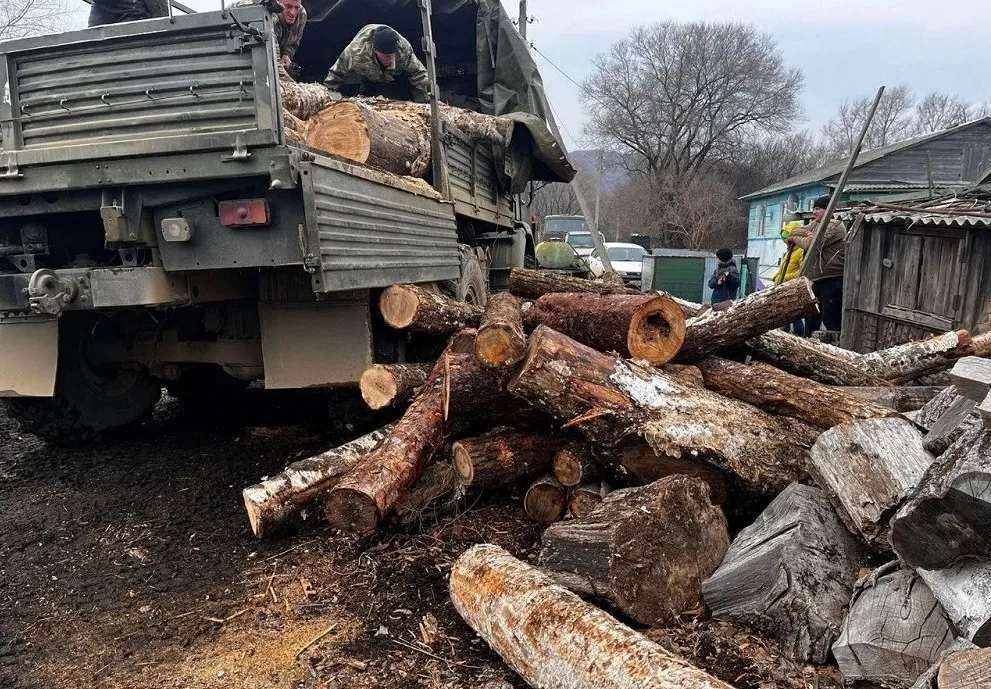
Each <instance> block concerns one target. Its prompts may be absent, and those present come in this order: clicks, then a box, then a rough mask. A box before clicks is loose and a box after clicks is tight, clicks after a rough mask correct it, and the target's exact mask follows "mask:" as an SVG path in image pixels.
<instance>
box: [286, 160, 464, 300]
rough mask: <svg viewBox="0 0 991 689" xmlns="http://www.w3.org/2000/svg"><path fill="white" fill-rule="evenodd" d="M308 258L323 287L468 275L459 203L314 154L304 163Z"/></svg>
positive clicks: (318, 288)
mask: <svg viewBox="0 0 991 689" xmlns="http://www.w3.org/2000/svg"><path fill="white" fill-rule="evenodd" d="M300 171H301V175H302V187H303V194H304V205H305V209H306V243H307V256H306V264H307V266H308V267H310V268H311V269H312V270H314V275H313V289H314V291H315V292H334V291H339V290H351V289H370V288H378V287H387V286H389V285H394V284H396V283H404V282H431V281H434V280H453V279H456V278H458V277H459V276H460V265H461V264H460V258H459V254H458V232H457V225H456V222H455V218H454V208H453V206H452V205H451V204H450V203H445V202H442V201H440V200H439V199H438V198H436V197H435V196H432V195H430V194H429V193H428V192H426V190H425V191H424V193H422V194H420V193H414V192H413V191H410V190H407V189H403V188H397V187H395V186H390V185H388V184H384V183H381V182H377V181H374V179H372V174H371V173H366V174H362V170H361V169H360V168H356V167H355V166H351V165H346V164H341V163H338V162H336V161H333V160H331V159H329V158H323V157H322V156H314V160H313V161H312V162H307V163H303V164H302V165H301V166H300Z"/></svg>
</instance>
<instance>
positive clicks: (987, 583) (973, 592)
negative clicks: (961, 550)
mask: <svg viewBox="0 0 991 689" xmlns="http://www.w3.org/2000/svg"><path fill="white" fill-rule="evenodd" d="M985 528H987V527H986V526H985ZM916 571H917V572H918V573H919V576H920V577H922V580H923V581H925V582H926V584H927V585H928V586H929V588H930V589H931V590H932V592H933V595H934V596H935V597H936V600H938V601H939V603H940V605H942V606H943V609H944V610H945V611H946V614H947V616H948V617H949V618H950V621H951V622H953V626H954V628H955V629H956V630H957V632H958V633H959V634H960V635H961V636H962V637H964V638H965V639H967V640H968V641H972V642H974V643H975V644H976V645H978V646H980V647H982V648H985V647H987V646H991V559H988V558H987V557H962V558H960V559H958V560H957V561H955V562H954V563H953V564H951V565H950V566H949V567H945V568H943V569H923V568H919V569H917V570H916Z"/></svg>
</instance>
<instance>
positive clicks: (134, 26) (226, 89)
mask: <svg viewBox="0 0 991 689" xmlns="http://www.w3.org/2000/svg"><path fill="white" fill-rule="evenodd" d="M306 6H307V9H308V11H309V14H310V23H309V24H308V27H307V30H306V34H305V35H304V38H303V42H302V44H301V46H300V49H299V51H298V52H297V54H296V61H297V62H298V63H299V64H300V66H301V68H302V70H301V71H302V75H301V77H300V79H301V80H304V79H305V80H312V81H317V80H319V79H320V78H321V77H322V76H323V75H325V74H326V71H327V69H328V67H329V66H330V64H332V62H333V61H334V59H335V58H336V57H337V55H338V54H339V53H340V50H341V49H342V48H343V47H344V46H345V45H346V44H347V43H348V41H349V40H350V39H351V38H352V37H353V36H354V34H355V33H357V31H358V30H359V29H360V28H361V26H363V25H364V24H367V23H386V24H389V25H391V26H393V27H394V28H396V29H397V30H398V31H400V33H402V34H403V35H405V36H406V37H407V38H409V39H410V41H411V43H412V44H413V45H414V46H416V47H417V49H418V52H419V54H420V57H421V59H423V60H424V61H425V63H426V64H427V65H428V68H429V70H430V72H431V74H432V75H434V79H435V83H436V84H437V88H435V89H434V93H435V94H438V95H439V97H440V99H441V100H444V101H447V102H449V103H452V104H456V105H460V106H462V107H472V108H475V109H477V110H479V111H481V112H486V113H488V114H495V115H506V116H508V117H511V118H512V119H513V120H514V121H515V123H516V124H515V127H514V135H513V141H512V143H511V145H510V146H509V147H508V148H507V149H506V150H499V151H496V150H489V149H487V148H484V147H481V146H479V145H476V144H474V143H472V142H471V141H470V140H468V139H467V138H466V137H465V136H463V135H461V134H460V133H459V132H457V131H443V129H442V128H441V127H437V128H435V131H434V134H433V141H432V146H433V149H432V150H433V153H434V160H435V163H434V168H433V169H434V172H433V174H432V175H431V179H430V180H429V181H430V182H431V183H432V184H433V186H434V188H435V189H437V192H436V193H429V190H427V191H424V189H423V187H424V185H413V184H409V183H408V182H405V181H404V179H403V178H401V177H396V176H391V175H387V174H385V173H382V172H380V171H377V170H374V169H370V168H367V167H363V166H361V165H359V164H355V163H349V162H348V161H346V160H343V159H338V158H333V157H330V156H328V155H323V154H321V153H319V152H316V151H313V150H311V149H308V148H307V147H305V146H301V145H293V144H287V139H286V133H285V124H284V121H283V116H282V108H281V91H280V85H279V78H278V72H277V66H276V60H277V57H276V49H275V46H274V42H273V33H272V15H271V14H270V12H269V9H267V8H266V7H261V6H249V7H236V8H226V9H222V8H219V7H218V9H217V10H216V11H211V12H203V13H195V14H188V15H182V14H180V13H178V12H176V13H175V16H171V17H168V18H161V19H151V20H145V21H138V22H130V23H123V24H116V25H110V26H102V27H94V28H90V29H86V30H82V31H74V32H70V33H64V34H58V35H49V36H41V37H34V38H27V39H21V40H14V41H9V42H5V43H2V44H0V73H2V74H0V75H2V82H3V99H2V103H0V396H3V397H5V398H7V399H6V401H7V405H8V408H9V410H10V413H11V414H13V415H14V416H15V417H16V418H17V419H18V421H19V422H20V423H21V425H22V426H23V427H24V428H25V429H26V430H29V431H31V432H34V433H37V434H39V435H42V436H44V437H47V438H50V439H56V440H63V441H64V440H75V439H80V438H90V437H93V436H94V435H95V434H99V433H100V432H102V431H105V430H107V429H113V428H119V427H122V426H126V425H128V424H132V423H134V422H136V421H139V420H141V419H142V418H145V417H146V416H147V415H148V414H149V413H150V411H151V409H152V407H153V406H154V405H155V404H156V402H157V400H158V399H159V397H160V395H161V392H162V388H163V387H165V388H167V389H168V390H169V391H170V392H171V394H173V395H175V396H177V397H179V398H180V399H183V400H187V401H190V402H194V403H198V404H199V405H200V406H201V407H202V408H204V409H209V408H210V407H211V406H213V405H223V404H224V403H225V401H226V400H227V399H228V398H229V397H230V396H232V395H236V394H238V393H239V392H240V391H242V390H243V389H244V387H245V386H246V385H247V384H248V382H249V381H255V380H261V381H264V385H265V387H266V388H273V389H290V388H309V387H332V386H348V385H354V384H355V383H356V381H357V380H358V378H359V376H360V374H361V373H362V371H363V370H364V369H365V368H366V367H367V366H368V365H369V364H371V363H373V362H395V361H403V360H405V359H406V358H407V356H408V353H407V351H406V347H407V338H406V336H404V335H403V334H400V333H395V332H392V331H390V330H389V329H388V328H386V327H385V326H384V325H383V324H382V323H381V321H380V319H379V317H378V312H377V308H376V303H377V298H378V295H379V293H380V292H381V290H382V289H383V288H385V287H387V286H389V285H392V284H398V283H425V284H429V285H432V286H436V288H437V289H446V290H448V291H449V292H450V293H451V294H452V295H454V296H455V297H457V298H459V299H463V300H472V301H476V302H479V303H483V302H484V300H485V298H486V292H487V290H488V289H489V288H498V287H500V286H504V285H505V284H506V282H507V280H508V270H509V269H510V268H511V267H512V266H513V265H522V264H523V263H524V262H525V261H526V260H527V256H528V255H530V256H532V253H533V246H532V237H531V236H530V231H529V228H528V226H527V224H526V223H525V222H524V219H526V218H529V211H528V209H527V208H526V207H525V203H524V199H523V198H522V197H521V194H522V193H523V192H525V191H526V189H527V186H528V184H529V183H530V182H531V181H532V180H545V181H562V180H565V181H566V180H568V179H570V177H571V176H573V174H574V171H573V169H572V168H571V165H570V163H569V162H568V159H567V156H566V154H565V151H564V147H563V146H562V145H561V143H560V137H559V135H558V134H557V130H556V127H555V126H554V122H553V120H552V119H551V115H550V112H549V108H548V106H547V103H546V100H545V97H544V94H543V90H542V86H541V82H540V76H539V73H538V72H537V70H536V67H535V66H534V64H533V61H532V59H531V57H530V55H529V53H528V51H527V49H526V46H525V45H524V43H523V41H522V40H521V39H520V37H519V36H518V34H517V33H516V32H515V30H514V29H513V27H512V24H511V22H510V20H509V18H508V17H507V15H506V13H505V11H504V10H503V8H502V7H501V5H500V4H499V3H498V1H497V0H477V1H472V2H464V1H463V0H434V6H433V9H432V14H431V13H430V10H429V9H427V8H429V7H430V5H429V3H427V2H425V1H424V0H323V1H322V2H321V1H320V0H312V1H311V2H307V5H306ZM431 30H432V32H433V36H434V42H435V44H436V50H430V49H429V48H431V46H432V45H433V44H431V42H430V40H429V36H430V33H431ZM424 36H427V37H428V38H427V40H422V39H423V37H424ZM425 48H426V49H427V50H424V49H425ZM345 95H348V94H346V93H345Z"/></svg>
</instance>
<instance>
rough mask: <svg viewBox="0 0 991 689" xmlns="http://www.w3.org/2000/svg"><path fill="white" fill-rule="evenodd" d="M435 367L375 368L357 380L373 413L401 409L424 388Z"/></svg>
mask: <svg viewBox="0 0 991 689" xmlns="http://www.w3.org/2000/svg"><path fill="white" fill-rule="evenodd" d="M431 368H433V365H432V364H373V365H371V366H369V367H368V368H366V369H365V372H364V373H362V374H361V378H360V379H359V380H358V388H359V389H360V390H361V397H362V399H364V400H365V403H366V404H367V405H368V407H369V408H370V409H376V410H378V409H385V408H386V407H401V406H403V405H405V404H406V403H408V402H409V401H410V400H412V399H413V394H414V393H415V392H416V389H417V388H418V387H420V386H421V385H423V384H424V382H426V380H427V375H428V374H429V373H430V369H431Z"/></svg>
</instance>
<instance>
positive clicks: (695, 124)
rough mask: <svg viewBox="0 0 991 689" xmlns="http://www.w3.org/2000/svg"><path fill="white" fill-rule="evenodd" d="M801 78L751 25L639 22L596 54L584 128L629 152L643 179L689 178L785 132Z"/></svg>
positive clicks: (796, 110)
mask: <svg viewBox="0 0 991 689" xmlns="http://www.w3.org/2000/svg"><path fill="white" fill-rule="evenodd" d="M802 84H803V78H802V75H801V72H799V71H798V70H795V69H790V68H788V67H786V66H785V64H784V60H783V58H782V56H781V51H780V50H779V49H778V47H777V44H776V43H775V42H774V39H773V38H772V37H771V36H770V35H768V34H763V33H760V32H758V31H757V30H756V29H754V28H753V27H751V26H747V25H745V24H738V23H722V24H710V23H702V22H693V23H686V24H682V23H677V22H662V23H657V24H652V25H650V26H642V27H638V28H635V29H633V31H632V32H631V33H630V36H629V37H628V38H627V39H624V40H622V41H619V42H618V43H616V44H614V45H613V46H612V48H611V49H610V51H609V52H608V53H606V54H603V55H599V56H598V57H597V58H596V59H595V60H594V71H593V73H592V75H591V76H589V77H588V79H586V81H585V84H584V87H583V90H584V95H585V99H586V103H585V106H586V110H587V111H588V114H589V124H588V125H587V127H586V132H587V133H588V134H589V135H590V136H591V137H592V138H594V139H596V140H598V141H600V142H604V143H609V144H611V145H612V146H613V147H615V148H618V149H620V150H624V151H627V152H629V153H631V154H633V156H632V161H631V163H632V164H631V167H633V168H634V169H636V170H637V171H639V172H643V173H645V174H646V175H647V176H648V177H653V178H658V177H659V176H660V175H674V176H676V177H677V178H678V179H679V180H684V181H687V180H689V179H690V178H692V177H693V176H695V175H698V174H700V173H703V172H705V171H706V170H708V169H709V168H710V167H711V166H712V165H713V164H715V163H716V162H718V161H721V160H726V159H728V158H729V157H731V156H732V154H733V153H734V151H735V150H736V148H737V147H738V146H739V145H740V143H741V142H742V141H745V140H747V139H749V138H752V137H754V136H758V135H760V134H766V133H775V134H776V133H783V132H785V131H787V130H788V129H789V128H790V126H791V124H792V122H793V121H794V119H795V118H796V117H797V116H798V114H799V112H800V110H799V103H798V94H799V92H800V91H801V89H802Z"/></svg>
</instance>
